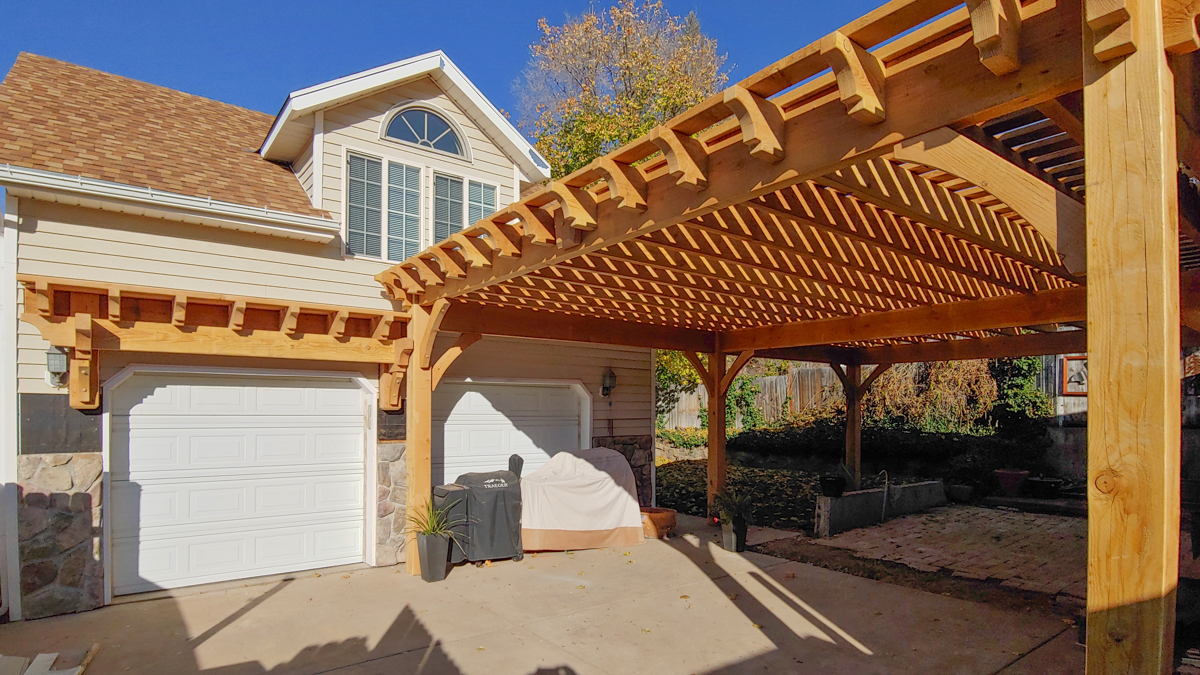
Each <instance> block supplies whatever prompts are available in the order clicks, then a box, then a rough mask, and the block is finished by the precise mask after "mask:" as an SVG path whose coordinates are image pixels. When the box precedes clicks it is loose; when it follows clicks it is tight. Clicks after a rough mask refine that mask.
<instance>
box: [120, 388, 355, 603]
mask: <svg viewBox="0 0 1200 675" xmlns="http://www.w3.org/2000/svg"><path fill="white" fill-rule="evenodd" d="M112 399H113V401H112V407H111V410H112V412H113V415H112V418H111V437H110V438H111V441H112V449H113V450H112V453H111V455H112V456H111V460H112V461H111V469H112V473H111V475H112V496H113V498H112V503H111V507H112V511H111V513H112V514H113V521H112V522H113V524H112V541H113V569H114V583H113V589H114V592H115V593H133V592H138V591H144V590H151V589H156V588H173V587H179V586H187V585H191V584H197V583H207V582H211V581H221V580H227V579H238V578H244V577H249V576H257V575H262V574H273V573H277V572H288V571H296V570H303V569H311V568H313V567H321V566H326V565H336V564H342V563H349V562H359V561H361V560H362V557H363V543H364V542H363V518H364V514H363V509H364V502H365V498H364V497H365V496H364V493H363V485H364V462H363V454H364V453H363V451H364V446H365V434H364V429H363V427H364V423H365V417H364V414H363V405H364V396H363V394H362V391H361V390H360V389H359V388H358V387H357V386H356V385H355V384H354V383H352V382H350V381H337V380H301V379H294V378H288V379H279V380H273V379H271V378H254V377H240V376H239V377H230V376H223V377H213V376H187V375H153V376H151V375H138V376H135V377H133V378H131V379H130V380H129V381H127V382H126V384H124V385H122V387H120V388H119V389H116V390H115V391H114V393H113V395H112ZM122 411H124V412H123V414H122Z"/></svg>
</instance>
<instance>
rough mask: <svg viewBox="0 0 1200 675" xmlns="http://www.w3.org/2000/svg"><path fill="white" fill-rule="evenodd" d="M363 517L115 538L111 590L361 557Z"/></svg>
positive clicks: (149, 587)
mask: <svg viewBox="0 0 1200 675" xmlns="http://www.w3.org/2000/svg"><path fill="white" fill-rule="evenodd" d="M362 537H363V531H362V519H361V514H360V518H359V519H358V520H357V521H356V522H355V523H353V524H346V523H312V524H304V525H294V526H291V527H281V528H277V529H271V530H268V531H263V530H251V531H245V532H232V533H222V534H214V535H197V536H188V537H173V538H170V539H162V540H157V541H149V542H138V541H137V540H136V539H126V540H114V542H113V568H114V570H120V569H125V570H136V573H134V574H124V575H121V574H117V575H115V578H114V582H113V592H114V593H116V594H125V593H138V592H142V591H150V590H156V589H160V588H176V587H179V586H187V585H193V584H202V583H211V582H214V581H226V580H229V579H240V578H245V577H249V576H260V575H264V574H277V573H281V572H290V571H296V570H302V569H312V568H315V567H327V566H330V565H343V564H348V563H353V562H360V561H361V560H362Z"/></svg>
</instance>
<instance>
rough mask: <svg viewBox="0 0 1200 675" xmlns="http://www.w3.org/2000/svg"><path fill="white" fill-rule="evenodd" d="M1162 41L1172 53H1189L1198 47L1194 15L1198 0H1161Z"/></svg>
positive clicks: (1199, 37) (1199, 4)
mask: <svg viewBox="0 0 1200 675" xmlns="http://www.w3.org/2000/svg"><path fill="white" fill-rule="evenodd" d="M1162 13H1163V43H1164V45H1165V46H1166V49H1167V51H1168V52H1170V53H1172V54H1190V53H1191V52H1194V51H1196V50H1198V49H1200V34H1198V33H1197V32H1196V16H1197V15H1200V0H1163V3H1162Z"/></svg>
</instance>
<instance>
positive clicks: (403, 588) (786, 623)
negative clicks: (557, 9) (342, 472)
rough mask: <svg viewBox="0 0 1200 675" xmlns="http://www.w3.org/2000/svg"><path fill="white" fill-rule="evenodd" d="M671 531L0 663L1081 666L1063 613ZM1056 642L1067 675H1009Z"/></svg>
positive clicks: (111, 610) (327, 580)
mask: <svg viewBox="0 0 1200 675" xmlns="http://www.w3.org/2000/svg"><path fill="white" fill-rule="evenodd" d="M682 521H683V522H682V524H681V525H682V527H681V529H682V530H683V534H682V535H681V536H677V537H675V538H673V539H671V540H670V541H666V542H660V541H649V542H647V543H646V545H644V546H639V547H635V548H631V549H604V550H596V551H580V552H578V553H572V554H565V553H552V554H541V555H538V556H536V557H533V556H531V555H530V556H526V558H525V560H524V561H522V562H520V563H512V562H506V563H498V564H496V566H495V567H490V568H489V567H484V568H474V567H469V566H468V567H461V568H456V569H454V570H452V572H451V574H450V576H449V578H448V579H447V581H446V582H444V583H440V584H425V583H423V582H421V581H420V580H419V579H417V578H414V577H411V576H409V575H407V574H402V573H396V569H388V568H374V569H357V570H352V571H345V572H334V573H329V574H322V575H321V576H317V575H316V574H311V573H310V574H301V575H297V576H296V577H295V578H294V579H292V580H290V581H288V580H282V581H274V582H271V583H266V584H262V585H253V586H252V585H244V586H236V585H230V586H225V587H221V588H217V589H210V590H205V591H204V592H196V593H191V594H187V595H181V596H179V597H175V598H165V599H159V600H148V601H145V602H130V603H124V604H118V605H115V606H112V607H108V608H104V609H101V610H97V611H94V612H89V613H85V614H78V615H73V616H63V617H56V618H52V619H44V620H40V621H30V622H25V623H21V624H13V625H9V626H4V627H2V628H0V653H4V654H21V655H27V656H28V655H32V654H35V653H37V652H48V651H63V652H67V651H69V650H71V649H79V648H81V647H86V646H88V645H90V644H91V643H92V642H99V643H100V644H101V645H102V648H101V650H100V652H99V655H98V656H97V657H96V660H95V661H94V662H93V664H92V666H91V667H90V668H89V673H97V674H100V675H103V674H104V673H167V672H169V673H197V674H199V673H204V674H205V675H214V674H219V675H256V674H260V673H273V674H278V673H339V674H345V675H349V674H352V673H353V674H356V675H358V674H362V675H365V674H368V673H380V674H382V673H413V674H421V675H425V674H433V673H436V674H439V675H441V674H451V675H458V674H462V675H474V674H476V673H480V674H483V673H487V674H492V673H514V674H517V675H530V674H533V673H557V674H562V675H568V674H574V675H587V674H590V673H642V672H653V673H661V674H663V675H669V674H673V673H679V674H685V673H742V672H764V671H768V672H822V673H930V672H941V673H964V674H975V673H979V674H981V675H993V674H994V673H1006V674H1007V675H1015V674H1016V673H1022V672H1041V673H1044V672H1062V673H1078V672H1082V660H1083V653H1082V650H1081V649H1078V648H1075V647H1074V645H1073V644H1064V645H1062V646H1060V645H1059V644H1058V643H1059V641H1061V637H1060V636H1062V635H1065V634H1066V633H1065V632H1066V631H1067V629H1068V626H1066V625H1065V624H1063V623H1062V622H1061V621H1060V620H1058V619H1057V618H1054V617H1043V616H1037V615H1031V614H1029V613H1012V612H1006V611H1001V610H997V609H994V608H991V607H988V606H985V605H979V604H975V603H970V602H965V601H962V600H956V599H951V598H947V597H942V596H939V595H934V594H929V593H923V592H920V591H914V590H911V589H906V588H901V587H898V586H892V585H889V584H884V583H879V582H875V581H871V580H867V579H861V578H857V577H852V576H848V575H845V574H841V573H838V572H833V571H830V570H825V569H820V568H816V567H811V566H808V565H803V564H799V563H794V562H788V561H785V560H782V559H779V558H772V557H769V556H764V555H759V554H755V553H746V554H733V553H728V552H726V551H723V550H721V549H720V548H719V547H717V545H716V543H715V541H714V539H715V535H716V534H717V531H716V530H714V529H712V528H711V527H709V526H708V525H707V524H705V523H704V522H703V521H701V520H700V519H692V518H686V517H684V518H682ZM778 534H779V535H782V534H785V533H778ZM762 536H764V535H760V538H762ZM1072 633H1073V631H1072ZM1056 637H1060V640H1055V638H1056ZM1050 641H1054V642H1053V643H1051V644H1049V645H1047V643H1048V642H1050ZM1070 642H1072V643H1073V639H1072V640H1071V641H1070ZM1043 645H1047V646H1046V647H1042V646H1043ZM1066 647H1069V649H1066V650H1065V651H1063V649H1064V648H1066ZM1039 648H1042V649H1041V650H1039ZM1052 648H1058V649H1059V650H1060V651H1062V653H1056V654H1054V655H1053V658H1050V659H1048V660H1049V661H1050V662H1051V663H1052V664H1053V665H1054V666H1055V667H1058V668H1060V670H1058V671H1054V670H1046V668H1045V667H1039V668H1038V669H1037V670H1021V669H1020V668H1021V666H1022V664H1023V663H1024V662H1026V661H1028V660H1030V659H1037V658H1043V659H1045V656H1043V655H1042V654H1041V652H1044V651H1045V650H1046V649H1052ZM1035 650H1037V651H1035ZM1030 652H1033V654H1032V656H1029V657H1026V655H1027V654H1030ZM1014 663H1016V665H1015V666H1014V665H1013V664H1014Z"/></svg>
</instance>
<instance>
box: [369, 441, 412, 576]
mask: <svg viewBox="0 0 1200 675" xmlns="http://www.w3.org/2000/svg"><path fill="white" fill-rule="evenodd" d="M404 449H405V444H404V443H403V442H400V443H396V442H385V441H379V443H378V445H377V446H376V455H377V457H378V459H379V468H378V471H379V474H378V475H379V478H378V482H379V491H378V494H377V495H376V501H377V509H376V512H375V517H376V521H375V564H376V565H378V566H381V567H382V566H384V565H395V564H396V563H398V562H403V560H404V526H405V524H406V521H407V520H408V512H407V510H406V507H405V501H404V500H405V496H406V494H407V492H408V467H407V466H406V465H405V462H404Z"/></svg>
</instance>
